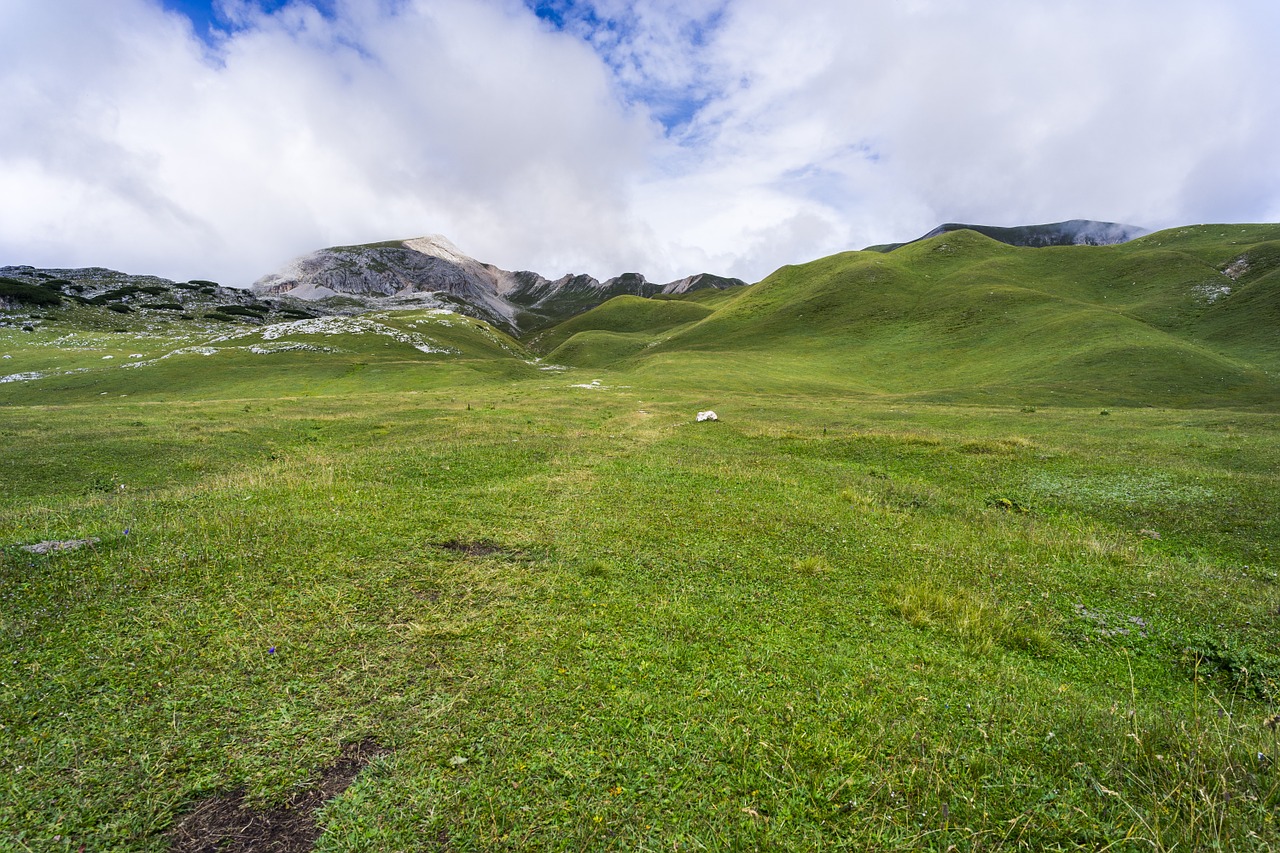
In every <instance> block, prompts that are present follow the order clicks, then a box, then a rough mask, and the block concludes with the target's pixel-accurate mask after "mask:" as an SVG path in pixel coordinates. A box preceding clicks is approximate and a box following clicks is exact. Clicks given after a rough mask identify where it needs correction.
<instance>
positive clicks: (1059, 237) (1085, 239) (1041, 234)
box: [863, 219, 1151, 253]
mask: <svg viewBox="0 0 1280 853" xmlns="http://www.w3.org/2000/svg"><path fill="white" fill-rule="evenodd" d="M952 231H976V232H978V233H979V234H981V235H983V236H984V237H990V238H991V239H992V240H995V241H997V242H999V243H1004V244H1005V245H1007V246H1017V247H1020V248H1033V249H1040V248H1045V247H1048V246H1115V245H1118V244H1120V243H1128V242H1129V241H1130V240H1136V239H1137V238H1139V237H1145V236H1146V235H1147V234H1150V233H1151V232H1150V231H1148V230H1147V229H1146V228H1142V227H1140V226H1137V225H1125V224H1123V223H1119V222H1102V221H1099V220H1096V219H1068V220H1066V221H1064V222H1049V223H1046V224H1043V225H1013V226H1004V225H974V224H971V223H964V222H944V223H943V224H941V225H939V226H938V227H937V228H934V229H933V230H932V231H930V232H928V233H927V234H924V235H922V236H920V237H917V238H916V239H914V240H908V241H907V242H905V243H883V244H881V245H878V246H868V247H867V248H866V249H864V250H863V251H867V252H885V253H887V252H892V251H894V250H896V249H901V248H902V247H903V246H910V245H911V244H912V243H919V242H920V241H922V240H928V239H931V238H933V237H937V236H938V235H940V234H948V233H950V232H952Z"/></svg>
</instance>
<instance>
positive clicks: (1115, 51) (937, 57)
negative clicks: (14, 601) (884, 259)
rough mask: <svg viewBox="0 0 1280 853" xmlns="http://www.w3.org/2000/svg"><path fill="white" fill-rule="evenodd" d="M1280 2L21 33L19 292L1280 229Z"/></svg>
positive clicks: (31, 12) (50, 26) (899, 1)
mask: <svg viewBox="0 0 1280 853" xmlns="http://www.w3.org/2000/svg"><path fill="white" fill-rule="evenodd" d="M1278 41H1280V4H1278V3H1275V2H1274V0H1124V2H1115V0H894V2H892V3H887V2H883V0H805V2H799V3H781V2H778V0H630V2H624V0H110V2H103V0H0V117H3V118H2V119H0V265H5V264H30V265H33V266H41V267H77V266H107V267H111V268H114V269H119V270H122V271H125V272H131V273H146V274H154V275H162V276H165V277H168V278H173V279H176V280H186V279H190V278H203V279H213V280H215V281H220V282H222V283H224V284H229V285H236V286H247V285H249V284H250V283H252V282H253V281H254V280H256V279H257V278H258V277H260V276H262V275H265V274H267V273H269V272H272V271H274V270H276V269H278V268H280V267H281V266H283V265H284V264H285V263H287V262H288V261H289V260H290V259H291V258H294V257H296V256H298V255H301V254H304V253H306V252H309V251H312V250H314V249H318V248H321V247H325V246H333V245H350V244H356V243H366V242H377V241H384V240H391V239H404V238H410V237H417V236H422V235H426V234H442V235H444V236H446V237H447V238H449V239H450V240H451V241H453V242H454V243H455V244H456V245H457V246H458V247H459V248H461V249H462V250H463V251H464V252H466V253H467V254H470V255H472V256H473V257H476V258H478V259H479V260H481V261H486V262H489V263H493V264H496V265H497V266H500V267H502V268H504V269H531V270H535V271H537V272H539V273H541V274H543V275H545V276H548V277H550V278H555V277H558V276H559V275H561V274H564V273H570V272H573V273H580V272H581V273H589V274H591V275H595V276H597V277H598V278H602V279H603V278H605V277H608V276H613V275H617V274H619V273H622V272H627V271H638V272H641V273H644V274H645V275H647V276H648V277H649V278H650V279H651V280H658V281H667V280H672V279H675V278H679V277H682V276H685V275H690V274H693V273H697V272H704V271H705V272H714V273H719V274H726V275H736V276H740V277H742V278H744V279H747V280H748V281H756V280H759V279H760V278H763V277H764V276H765V275H767V274H768V273H770V272H772V271H773V270H774V269H776V268H778V267H779V266H782V265H784V264H790V263H801V262H804V261H808V260H813V259H815V258H818V257H822V256H825V255H829V254H832V253H835V252H839V251H845V250H849V249H859V248H863V247H864V246H867V245H871V244H875V243H881V242H888V241H901V240H907V239H912V238H914V237H917V236H919V235H921V234H923V233H924V232H926V231H928V230H930V229H931V228H933V227H934V226H935V225H938V224H940V223H943V222H971V223H981V224H989V225H1017V224H1033V223H1042V222H1054V221H1060V220H1064V219H1075V218H1086V219H1100V220H1107V221H1115V222H1123V223H1127V224H1133V225H1140V226H1143V227H1147V228H1152V229H1157V228H1164V227H1172V226H1176V225H1184V224H1192V223H1201V222H1276V221H1280V144H1277V142H1276V140H1278V139H1280V88H1278V87H1276V86H1275V81H1277V80H1280V51H1278V50H1276V49H1275V45H1276V44H1277V42H1278Z"/></svg>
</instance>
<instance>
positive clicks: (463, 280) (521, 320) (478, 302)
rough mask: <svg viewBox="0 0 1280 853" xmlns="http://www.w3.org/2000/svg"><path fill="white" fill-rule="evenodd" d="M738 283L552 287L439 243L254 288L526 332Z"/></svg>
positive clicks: (570, 283)
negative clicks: (441, 312)
mask: <svg viewBox="0 0 1280 853" xmlns="http://www.w3.org/2000/svg"><path fill="white" fill-rule="evenodd" d="M745 283H746V282H743V281H741V280H740V279H736V278H724V277H722V276H717V275H711V274H709V273H703V274H700V275H694V276H689V277H688V278H682V279H679V280H677V281H673V282H668V283H666V284H659V283H656V282H650V281H648V280H647V279H646V278H645V277H644V276H643V275H640V274H639V273H624V274H623V275H620V276H616V277H614V278H610V279H607V280H605V281H603V282H601V281H599V280H597V279H595V278H593V277H591V276H589V275H566V276H562V277H560V278H558V279H555V280H554V281H552V280H548V279H546V278H544V277H543V276H541V275H539V274H538V273H535V272H530V271H528V270H520V271H516V272H509V271H507V270H502V269H499V268H498V267H495V266H493V265H492V264H486V263H481V262H480V261H477V260H476V259H475V258H472V257H469V256H467V255H465V254H463V253H462V251H461V250H460V249H458V247H457V246H454V245H453V244H452V243H450V242H449V241H448V240H446V239H445V238H444V237H441V236H439V235H432V236H429V237H419V238H417V239H413V240H403V241H393V242H388V243H372V244H369V245H363V246H336V247H333V248H330V249H321V250H320V251H318V252H312V253H311V254H309V255H306V256H304V257H301V258H298V259H297V260H295V261H293V262H291V263H290V264H289V265H288V266H286V267H285V268H284V269H283V270H281V271H280V272H277V273H273V274H271V275H267V276H264V277H262V278H260V279H259V280H258V281H257V282H255V283H254V285H253V289H254V291H255V292H257V293H259V294H285V295H288V296H293V297H298V298H301V299H312V300H315V299H325V298H328V297H332V296H347V297H354V298H358V299H362V300H372V301H377V302H383V301H387V302H392V303H395V302H403V301H412V300H415V299H418V298H423V297H428V298H432V299H441V298H444V299H445V300H446V301H448V302H450V303H451V304H454V305H455V306H456V307H457V308H458V310H461V311H463V312H465V313H469V314H471V315H473V316H475V317H478V318H480V319H483V320H486V321H488V322H490V323H493V324H494V325H497V326H501V327H503V328H506V329H508V330H509V331H512V332H517V333H525V332H529V331H532V330H535V329H538V328H542V327H544V326H547V325H550V324H552V323H555V322H559V321H560V320H564V319H567V318H569V317H572V316H574V315H575V314H580V313H582V312H583V311H586V310H588V309H590V308H593V307H595V306H596V305H599V304H600V303H602V302H604V301H605V300H607V299H611V298H612V297H614V296H620V295H634V296H645V297H649V296H655V295H657V294H660V293H671V294H679V293H689V292H691V291H694V290H701V289H704V288H716V289H724V288H727V287H741V286H742V285H744V284H745Z"/></svg>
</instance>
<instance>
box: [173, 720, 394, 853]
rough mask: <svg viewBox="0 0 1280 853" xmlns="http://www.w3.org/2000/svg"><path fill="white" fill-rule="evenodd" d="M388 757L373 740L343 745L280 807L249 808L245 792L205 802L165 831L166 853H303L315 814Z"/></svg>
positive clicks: (310, 843) (314, 836)
mask: <svg viewBox="0 0 1280 853" xmlns="http://www.w3.org/2000/svg"><path fill="white" fill-rule="evenodd" d="M386 753H387V750H386V749H384V748H383V747H382V746H380V745H379V744H378V743H376V742H374V741H372V740H365V741H362V742H361V743H352V744H347V746H345V747H343V750H342V753H341V754H340V755H339V756H338V758H337V759H336V760H335V761H334V762H333V764H331V765H329V766H328V767H326V768H324V771H323V773H322V774H321V776H320V779H319V780H318V781H317V782H316V783H315V784H314V785H313V786H312V787H310V788H308V789H307V790H305V791H302V792H301V793H298V794H295V795H294V796H293V797H292V798H291V799H290V800H289V801H288V802H287V803H285V804H284V805H283V806H278V807H275V808H271V809H265V810H258V809H254V808H251V807H249V806H247V805H246V804H245V802H244V791H233V792H231V793H230V794H225V795H222V796H218V797H210V798H209V799H207V800H203V801H202V802H200V803H199V804H197V805H196V807H195V808H194V809H192V810H191V811H190V812H188V813H187V814H186V815H184V816H183V817H182V819H181V820H180V821H178V824H177V825H176V826H175V827H174V828H173V829H171V830H170V831H169V850H170V853H250V851H252V853H305V851H309V850H311V849H313V848H314V847H315V844H316V841H317V840H318V839H319V838H320V827H319V826H317V825H316V811H317V810H318V809H319V808H320V807H321V806H322V805H324V804H325V803H326V802H328V801H329V800H332V799H333V798H334V797H336V796H338V795H339V794H341V793H342V792H343V791H345V790H346V789H347V788H348V787H350V785H351V783H352V782H354V781H355V778H356V776H358V775H359V774H360V771H361V770H363V769H364V767H365V765H366V764H368V763H369V762H370V761H372V760H373V759H375V758H377V757H378V756H380V755H385V754H386Z"/></svg>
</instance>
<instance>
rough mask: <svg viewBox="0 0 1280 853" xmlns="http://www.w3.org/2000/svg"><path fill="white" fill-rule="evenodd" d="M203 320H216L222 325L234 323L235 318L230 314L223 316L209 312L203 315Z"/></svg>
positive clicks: (215, 312) (218, 312) (220, 313)
mask: <svg viewBox="0 0 1280 853" xmlns="http://www.w3.org/2000/svg"><path fill="white" fill-rule="evenodd" d="M204 318H205V319H206V320H218V321H220V322H222V323H234V322H235V321H236V318H235V317H232V316H231V315H230V314H223V313H222V312H220V311H210V312H209V313H207V314H205V315H204Z"/></svg>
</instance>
